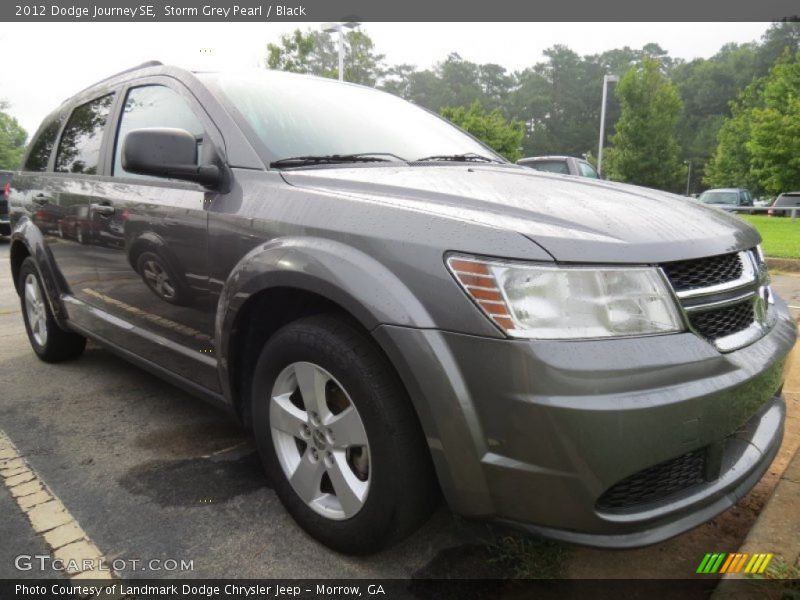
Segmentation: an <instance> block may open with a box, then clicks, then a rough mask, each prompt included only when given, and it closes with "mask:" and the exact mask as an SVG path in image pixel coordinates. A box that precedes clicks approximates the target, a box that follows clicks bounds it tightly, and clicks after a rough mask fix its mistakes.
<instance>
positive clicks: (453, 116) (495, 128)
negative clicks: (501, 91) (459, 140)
mask: <svg viewBox="0 0 800 600" xmlns="http://www.w3.org/2000/svg"><path fill="white" fill-rule="evenodd" d="M442 116H443V117H444V118H445V119H449V120H450V121H452V122H453V123H455V124H456V125H458V126H459V127H461V128H462V129H464V130H466V131H468V132H469V133H471V134H472V135H474V136H475V137H476V138H478V139H479V140H481V141H482V142H484V143H485V144H487V145H488V146H491V147H492V148H494V149H495V150H496V151H497V152H499V153H500V154H502V155H503V156H505V157H506V158H507V159H508V160H511V161H515V160H517V159H518V158H521V156H522V153H521V151H520V144H521V143H522V136H523V135H524V129H523V125H522V123H520V122H519V121H508V120H507V119H506V118H505V117H504V116H503V114H502V113H501V112H500V111H499V110H498V109H496V108H495V109H494V110H492V111H489V112H487V111H486V109H485V108H483V105H482V104H481V103H480V101H478V100H476V101H475V102H473V103H472V104H471V105H470V106H469V108H467V107H466V106H457V107H445V108H444V109H442Z"/></svg>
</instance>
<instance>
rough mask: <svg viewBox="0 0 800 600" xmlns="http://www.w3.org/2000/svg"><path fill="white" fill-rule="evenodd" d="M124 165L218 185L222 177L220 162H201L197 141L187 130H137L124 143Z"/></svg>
mask: <svg viewBox="0 0 800 600" xmlns="http://www.w3.org/2000/svg"><path fill="white" fill-rule="evenodd" d="M122 168H123V169H125V170H126V171H128V172H129V173H137V174H139V175H152V176H154V177H167V178H171V179H181V180H183V181H194V182H196V183H199V184H201V185H204V186H207V187H214V186H216V185H218V184H219V183H220V182H221V180H222V173H220V170H219V167H217V166H216V165H198V164H197V140H195V138H194V136H193V135H192V134H191V133H189V132H188V131H186V130H184V129H170V128H166V127H153V128H147V129H134V130H133V131H130V132H128V134H127V135H126V136H125V139H124V140H123V142H122Z"/></svg>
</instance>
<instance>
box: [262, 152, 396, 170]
mask: <svg viewBox="0 0 800 600" xmlns="http://www.w3.org/2000/svg"><path fill="white" fill-rule="evenodd" d="M387 157H391V158H387ZM392 159H396V160H399V161H402V162H405V159H403V158H400V157H399V156H397V155H395V154H391V153H389V152H360V153H358V154H320V155H309V156H291V157H289V158H281V159H279V160H274V161H272V162H271V163H269V166H270V167H272V168H275V169H282V168H291V167H307V166H310V165H331V164H339V163H342V164H345V163H357V162H391V160H392Z"/></svg>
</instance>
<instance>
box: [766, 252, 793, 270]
mask: <svg viewBox="0 0 800 600" xmlns="http://www.w3.org/2000/svg"><path fill="white" fill-rule="evenodd" d="M767 267H768V268H769V270H770V271H783V272H784V273H800V260H797V259H795V258H770V257H769V256H768V257H767Z"/></svg>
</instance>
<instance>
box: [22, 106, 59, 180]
mask: <svg viewBox="0 0 800 600" xmlns="http://www.w3.org/2000/svg"><path fill="white" fill-rule="evenodd" d="M61 123H62V120H61V119H60V118H56V119H53V120H52V121H50V122H49V123H48V124H47V125H45V126H44V127H43V128H42V130H41V131H40V132H39V135H38V136H36V139H35V140H33V143H31V149H30V152H29V153H28V158H27V159H25V166H24V167H23V170H24V171H46V170H47V163H48V162H49V161H50V154H51V153H52V152H53V146H55V145H56V137H57V136H58V130H59V129H61Z"/></svg>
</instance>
